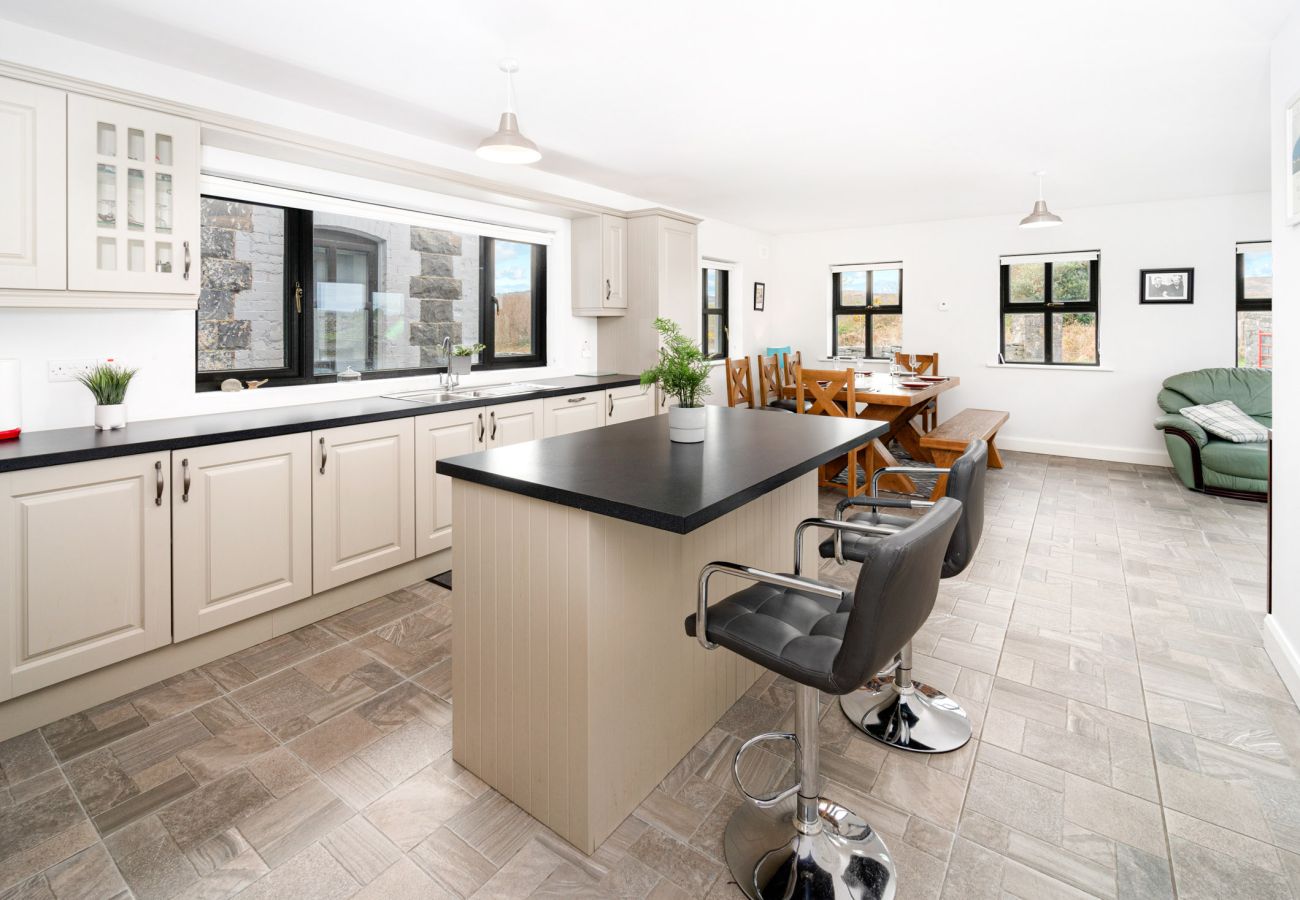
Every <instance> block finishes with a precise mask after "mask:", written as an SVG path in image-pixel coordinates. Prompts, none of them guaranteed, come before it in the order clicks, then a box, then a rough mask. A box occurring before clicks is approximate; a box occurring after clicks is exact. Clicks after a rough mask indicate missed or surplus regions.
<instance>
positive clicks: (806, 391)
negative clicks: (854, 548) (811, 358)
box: [794, 366, 868, 497]
mask: <svg viewBox="0 0 1300 900" xmlns="http://www.w3.org/2000/svg"><path fill="white" fill-rule="evenodd" d="M794 376H795V403H796V406H795V412H799V413H803V414H805V415H815V416H838V417H839V418H842V419H847V418H853V417H855V416H856V414H857V409H858V404H857V398H856V396H855V394H854V387H853V383H854V381H855V378H856V376H855V374H854V371H853V370H852V369H805V368H804V367H803V366H797V367H796V368H795V370H794ZM867 446H868V444H863V445H862V446H861V447H854V448H853V449H852V450H850V451H849V452H848V453H847V454H846V455H845V456H843V457H841V458H839V459H836V460H832V461H831V462H829V463H827V464H826V465H824V466H822V467H821V472H820V476H819V479H818V484H819V486H821V487H839V485H838V484H837V483H836V482H835V480H834V479H835V476H837V475H839V473H840V472H842V471H843V470H844V469H845V468H846V467H847V468H848V477H847V480H846V482H845V485H844V486H845V490H846V492H847V494H848V496H850V497H856V496H857V495H858V494H859V493H860V492H861V488H860V487H859V486H858V454H859V453H860V452H866V451H867Z"/></svg>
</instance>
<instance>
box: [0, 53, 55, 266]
mask: <svg viewBox="0 0 1300 900" xmlns="http://www.w3.org/2000/svg"><path fill="white" fill-rule="evenodd" d="M67 102H68V101H67V94H65V93H63V91H56V90H54V89H53V88H47V87H41V86H39V85H35V84H28V83H27V82H25V81H14V80H11V79H8V78H0V197H3V198H5V200H4V202H3V203H0V288H38V289H42V290H44V289H51V290H61V289H63V288H64V287H66V286H67V277H68V273H67V256H66V248H67V245H66V243H65V241H66V235H65V229H66V221H67V220H66V216H67V200H66V197H67V181H66V172H65V167H66V164H67V159H66V154H67Z"/></svg>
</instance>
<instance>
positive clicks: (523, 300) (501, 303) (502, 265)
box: [479, 237, 546, 368]
mask: <svg viewBox="0 0 1300 900" xmlns="http://www.w3.org/2000/svg"><path fill="white" fill-rule="evenodd" d="M479 258H480V259H481V260H483V265H482V270H483V278H482V285H483V288H482V304H481V308H480V317H481V325H480V327H479V335H480V338H479V339H480V340H481V341H482V342H483V343H484V344H486V345H487V349H486V350H484V351H483V353H482V354H480V357H479V365H480V366H481V367H497V368H505V367H511V366H541V365H545V364H546V346H545V337H546V327H545V323H546V248H545V247H544V246H542V245H541V244H526V243H522V242H520V241H506V240H501V239H499V238H490V237H485V238H483V241H482V249H481V250H480V253H479Z"/></svg>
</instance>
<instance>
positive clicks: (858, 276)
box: [831, 262, 903, 359]
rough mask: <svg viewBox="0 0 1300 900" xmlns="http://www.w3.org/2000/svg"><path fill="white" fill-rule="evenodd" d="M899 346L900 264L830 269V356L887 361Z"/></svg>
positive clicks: (901, 286)
mask: <svg viewBox="0 0 1300 900" xmlns="http://www.w3.org/2000/svg"><path fill="white" fill-rule="evenodd" d="M902 344H903V266H902V263H896V262H895V263H872V264H869V265H849V266H835V267H833V268H832V269H831V356H833V357H854V358H867V359H888V358H890V354H891V352H892V351H893V349H894V348H896V347H901V346H902Z"/></svg>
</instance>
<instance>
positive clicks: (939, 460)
mask: <svg viewBox="0 0 1300 900" xmlns="http://www.w3.org/2000/svg"><path fill="white" fill-rule="evenodd" d="M1009 418H1011V413H1009V412H1003V411H1002V410H1000V409H963V410H962V411H961V412H959V413H957V415H955V416H953V417H952V418H951V419H948V420H947V421H946V422H944V423H943V424H942V425H940V426H939V427H938V428H935V429H934V430H933V431H929V432H927V433H926V434H923V435H921V447H922V448H924V449H925V450H926V451H927V452H928V453H929V454H930V458H931V459H932V460H933V461H934V464H935V465H936V466H938V467H940V468H948V467H950V466H951V465H952V464H953V462H954V461H956V459H957V457H959V456H961V455H962V453H964V452H965V450H966V445H967V444H969V443H970V442H971V441H975V440H980V441H984V442H986V443H987V444H988V445H989V468H990V469H1000V468H1002V455H1001V454H1000V453H998V448H997V445H996V444H995V443H994V440H995V439H996V438H997V436H998V429H999V428H1001V427H1002V426H1003V425H1005V424H1006V422H1007V419H1009ZM947 490H948V476H947V475H940V476H939V480H938V482H936V483H935V486H934V493H933V494H931V499H934V500H937V499H939V498H940V497H942V496H943V495H944V493H945V492H946V491H947Z"/></svg>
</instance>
